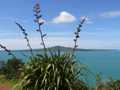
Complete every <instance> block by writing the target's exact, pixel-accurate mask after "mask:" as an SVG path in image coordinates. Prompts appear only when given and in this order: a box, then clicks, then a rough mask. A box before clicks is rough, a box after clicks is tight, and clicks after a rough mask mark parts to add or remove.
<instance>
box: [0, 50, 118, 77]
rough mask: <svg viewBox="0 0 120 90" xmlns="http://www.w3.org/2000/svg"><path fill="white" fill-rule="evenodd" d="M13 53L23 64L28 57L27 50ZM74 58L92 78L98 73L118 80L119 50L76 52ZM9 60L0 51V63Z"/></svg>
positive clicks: (4, 53)
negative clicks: (88, 71)
mask: <svg viewBox="0 0 120 90" xmlns="http://www.w3.org/2000/svg"><path fill="white" fill-rule="evenodd" d="M13 53H14V54H15V55H16V56H17V57H18V58H20V59H22V60H23V61H24V62H26V61H27V60H28V59H27V58H28V56H30V52H29V51H27V50H17V51H13ZM34 53H40V51H38V50H37V51H36V50H34ZM75 56H76V60H77V61H78V62H79V63H82V64H85V65H86V67H87V68H88V69H89V70H90V72H92V73H93V74H94V76H95V75H96V74H98V73H99V74H100V75H101V77H102V78H105V79H107V78H111V77H112V79H120V50H88V51H86V50H85V51H84V50H82V51H76V52H75ZM10 58H11V57H10V56H9V55H7V53H6V52H5V51H0V61H2V60H4V61H7V60H8V59H10ZM93 78H94V77H93Z"/></svg>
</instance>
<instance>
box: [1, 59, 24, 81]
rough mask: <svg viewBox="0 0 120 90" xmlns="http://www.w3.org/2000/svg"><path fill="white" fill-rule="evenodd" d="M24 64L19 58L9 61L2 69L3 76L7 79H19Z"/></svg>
mask: <svg viewBox="0 0 120 90" xmlns="http://www.w3.org/2000/svg"><path fill="white" fill-rule="evenodd" d="M22 66H23V62H22V61H21V60H19V59H17V58H12V59H9V60H8V61H7V62H6V63H5V65H4V67H2V71H3V74H4V75H5V77H6V78H7V79H15V78H19V74H20V68H22Z"/></svg>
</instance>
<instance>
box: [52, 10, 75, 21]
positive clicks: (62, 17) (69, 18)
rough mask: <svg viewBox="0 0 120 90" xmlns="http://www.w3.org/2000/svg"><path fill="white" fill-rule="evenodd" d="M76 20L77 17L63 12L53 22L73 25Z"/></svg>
mask: <svg viewBox="0 0 120 90" xmlns="http://www.w3.org/2000/svg"><path fill="white" fill-rule="evenodd" d="M75 20H76V18H75V16H73V15H72V14H70V13H69V12H66V11H62V12H60V14H59V16H57V17H55V18H54V19H53V20H52V22H53V23H71V22H74V21H75Z"/></svg>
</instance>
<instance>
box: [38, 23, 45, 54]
mask: <svg viewBox="0 0 120 90" xmlns="http://www.w3.org/2000/svg"><path fill="white" fill-rule="evenodd" d="M38 25H39V32H40V36H41V40H42V45H43V48H44V50H45V54H46V51H47V50H46V46H45V42H44V38H43V33H42V30H41V25H40V24H38Z"/></svg>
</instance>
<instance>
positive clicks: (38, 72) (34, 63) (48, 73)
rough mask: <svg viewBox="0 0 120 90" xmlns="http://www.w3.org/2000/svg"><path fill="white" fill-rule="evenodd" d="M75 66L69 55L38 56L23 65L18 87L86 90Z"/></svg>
mask: <svg viewBox="0 0 120 90" xmlns="http://www.w3.org/2000/svg"><path fill="white" fill-rule="evenodd" d="M76 64H77V63H76V62H75V61H74V60H72V58H71V55H70V54H60V53H54V54H53V53H52V54H50V55H38V56H36V57H34V58H32V60H30V61H29V62H28V63H27V64H25V66H24V69H23V72H24V76H23V77H24V79H23V80H22V81H21V82H20V84H19V85H20V87H21V89H22V90H87V86H86V85H85V83H84V82H83V81H81V80H80V78H79V77H78V76H80V75H82V76H83V74H84V73H83V72H82V70H81V68H80V69H79V70H77V69H76ZM77 68H78V67H77ZM80 70H81V71H80ZM83 71H84V70H83Z"/></svg>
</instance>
